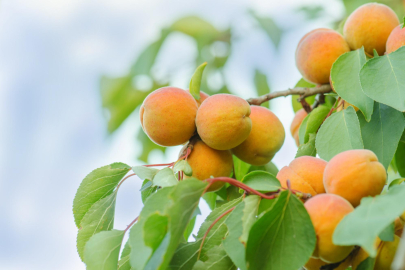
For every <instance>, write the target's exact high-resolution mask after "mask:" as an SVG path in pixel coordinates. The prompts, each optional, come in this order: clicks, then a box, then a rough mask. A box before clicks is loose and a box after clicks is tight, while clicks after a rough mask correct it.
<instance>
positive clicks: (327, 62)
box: [295, 28, 350, 84]
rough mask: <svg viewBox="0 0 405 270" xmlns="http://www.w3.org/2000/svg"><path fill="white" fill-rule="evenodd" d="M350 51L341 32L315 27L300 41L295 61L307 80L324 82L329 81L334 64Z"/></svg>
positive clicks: (317, 82)
mask: <svg viewBox="0 0 405 270" xmlns="http://www.w3.org/2000/svg"><path fill="white" fill-rule="evenodd" d="M348 51H350V48H349V45H348V44H347V43H346V41H345V39H344V38H343V36H342V35H341V34H339V33H338V32H336V31H334V30H332V29H324V28H321V29H315V30H313V31H311V32H309V33H308V34H306V35H305V36H304V37H303V38H302V39H301V41H300V42H299V43H298V47H297V50H296V52H295V63H296V65H297V68H298V70H299V71H300V73H301V74H302V76H303V77H304V79H305V80H307V81H309V82H312V83H315V84H324V83H328V82H329V75H330V69H331V68H332V64H333V63H334V62H335V61H336V59H337V58H338V57H339V56H340V55H342V54H344V53H346V52H348Z"/></svg>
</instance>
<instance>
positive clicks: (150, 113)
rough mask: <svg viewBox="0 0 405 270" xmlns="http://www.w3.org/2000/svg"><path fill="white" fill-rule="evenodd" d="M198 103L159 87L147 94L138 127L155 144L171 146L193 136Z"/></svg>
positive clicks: (179, 91)
mask: <svg viewBox="0 0 405 270" xmlns="http://www.w3.org/2000/svg"><path fill="white" fill-rule="evenodd" d="M197 108H198V107H197V102H196V101H195V99H194V98H193V97H192V96H191V95H190V94H189V93H187V92H186V91H184V90H183V89H180V88H176V87H162V88H160V89H157V90H155V91H153V92H152V93H150V94H149V95H148V96H147V97H146V98H145V100H144V101H143V104H142V106H141V109H140V112H139V113H140V118H141V125H142V128H143V130H144V131H145V133H146V134H147V135H148V136H149V138H150V139H151V140H152V141H153V142H155V143H156V144H159V145H162V146H174V145H180V144H183V143H185V142H187V141H188V140H189V139H190V137H191V136H192V135H193V134H194V132H195V130H196V127H195V117H196V114H197Z"/></svg>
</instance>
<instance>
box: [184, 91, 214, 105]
mask: <svg viewBox="0 0 405 270" xmlns="http://www.w3.org/2000/svg"><path fill="white" fill-rule="evenodd" d="M186 91H187V92H188V93H190V90H189V89H187V90H186ZM209 96H210V95H208V94H207V93H205V92H203V91H200V99H199V100H195V101H196V102H197V104H198V107H200V105H201V103H203V101H204V100H206V99H207V98H208V97H209Z"/></svg>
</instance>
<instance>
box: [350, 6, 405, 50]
mask: <svg viewBox="0 0 405 270" xmlns="http://www.w3.org/2000/svg"><path fill="white" fill-rule="evenodd" d="M398 24H399V20H398V17H397V15H396V14H395V12H394V11H393V10H392V9H391V8H389V7H388V6H386V5H383V4H377V3H369V4H364V5H362V6H360V7H358V8H357V9H356V10H355V11H353V13H352V14H350V16H349V17H348V18H347V20H346V22H345V25H344V26H343V35H344V37H345V38H346V40H347V43H348V44H349V46H350V48H351V49H352V50H357V49H360V48H361V47H363V46H364V51H365V52H366V53H368V54H369V55H373V49H375V50H376V51H377V52H378V54H379V55H383V54H384V52H385V45H386V43H387V39H388V36H389V35H390V33H391V31H392V30H393V29H394V28H395V27H396V26H397V25H398Z"/></svg>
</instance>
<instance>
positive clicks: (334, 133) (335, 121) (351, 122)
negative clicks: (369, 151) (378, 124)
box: [315, 106, 364, 161]
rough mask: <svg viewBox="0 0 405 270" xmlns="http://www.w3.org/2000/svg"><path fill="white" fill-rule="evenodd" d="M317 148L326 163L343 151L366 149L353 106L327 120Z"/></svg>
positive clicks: (319, 134)
mask: <svg viewBox="0 0 405 270" xmlns="http://www.w3.org/2000/svg"><path fill="white" fill-rule="evenodd" d="M315 147H316V150H317V151H318V155H319V156H320V158H322V159H324V160H326V161H329V160H330V159H331V158H332V157H334V156H335V155H337V154H339V153H341V152H343V151H346V150H351V149H363V148H364V147H363V141H362V138H361V133H360V124H359V119H358V118H357V115H356V112H355V111H354V109H353V107H352V106H349V107H348V108H347V109H345V110H342V111H340V112H337V113H334V114H332V115H331V116H329V117H328V118H327V119H326V120H325V122H324V123H323V124H322V126H321V128H320V129H319V131H318V135H317V136H316V140H315Z"/></svg>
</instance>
